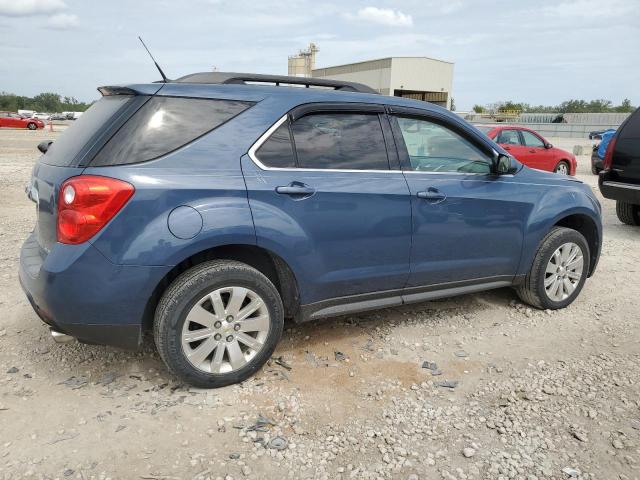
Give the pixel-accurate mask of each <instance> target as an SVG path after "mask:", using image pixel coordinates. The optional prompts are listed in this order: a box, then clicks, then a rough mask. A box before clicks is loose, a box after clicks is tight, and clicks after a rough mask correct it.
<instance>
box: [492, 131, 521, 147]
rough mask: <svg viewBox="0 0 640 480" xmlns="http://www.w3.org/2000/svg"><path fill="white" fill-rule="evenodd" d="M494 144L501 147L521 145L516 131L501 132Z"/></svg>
mask: <svg viewBox="0 0 640 480" xmlns="http://www.w3.org/2000/svg"><path fill="white" fill-rule="evenodd" d="M496 143H500V144H502V145H522V143H521V142H520V135H518V131H517V130H501V131H500V133H499V134H498V137H497V138H496Z"/></svg>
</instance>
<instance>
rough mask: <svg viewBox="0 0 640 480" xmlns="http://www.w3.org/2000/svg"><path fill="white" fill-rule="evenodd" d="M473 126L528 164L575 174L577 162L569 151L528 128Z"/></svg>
mask: <svg viewBox="0 0 640 480" xmlns="http://www.w3.org/2000/svg"><path fill="white" fill-rule="evenodd" d="M477 128H478V129H479V130H480V131H482V132H484V133H485V134H486V135H487V136H488V137H489V138H490V139H491V140H493V141H494V142H496V143H497V144H498V145H500V146H501V147H502V148H504V149H505V150H506V151H508V152H509V153H510V154H511V155H513V156H514V157H515V158H517V159H518V160H519V161H520V162H522V163H524V164H525V165H527V166H528V167H531V168H536V169H538V170H546V171H548V172H555V173H559V174H562V175H575V174H576V167H577V165H578V164H577V162H576V157H575V156H574V155H573V154H572V153H569V152H567V151H565V150H562V149H560V148H556V147H554V146H553V145H551V144H550V143H549V142H548V141H547V140H546V139H545V138H544V137H542V136H541V135H540V134H539V133H537V132H534V131H533V130H531V129H529V128H526V127H517V126H511V125H480V126H478V127H477Z"/></svg>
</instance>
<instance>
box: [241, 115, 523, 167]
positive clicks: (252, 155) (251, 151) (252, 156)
mask: <svg viewBox="0 0 640 480" xmlns="http://www.w3.org/2000/svg"><path fill="white" fill-rule="evenodd" d="M288 118H289V114H288V113H285V114H284V115H283V116H282V117H280V118H279V119H278V120H277V121H276V123H274V124H273V125H271V126H270V127H269V129H268V130H267V131H266V132H264V133H263V134H262V135H260V137H259V138H258V140H256V141H255V143H254V144H253V145H251V148H249V151H248V152H247V154H248V155H249V158H250V159H251V161H252V162H253V163H254V164H255V165H256V166H257V167H258V168H259V169H260V170H265V171H276V172H277V171H280V172H332V173H395V174H397V173H413V174H415V173H418V174H422V175H425V174H426V175H463V176H482V177H486V176H487V175H491V174H487V173H464V172H418V171H415V170H402V169H397V170H396V169H388V170H353V169H340V168H297V167H294V168H286V167H268V166H266V165H265V164H264V163H262V162H261V161H260V160H259V159H258V156H257V155H256V153H257V151H258V149H259V148H260V147H261V146H262V145H263V144H264V142H266V141H267V140H268V139H269V137H270V136H271V135H273V132H275V131H276V130H277V129H278V128H279V127H280V125H282V124H283V123H284V122H286V121H287V119H288ZM494 152H495V154H496V155H498V152H496V151H495V150H494ZM501 176H502V175H501ZM505 176H506V175H505ZM510 176H513V175H510Z"/></svg>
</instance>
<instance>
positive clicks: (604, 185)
mask: <svg viewBox="0 0 640 480" xmlns="http://www.w3.org/2000/svg"><path fill="white" fill-rule="evenodd" d="M598 186H599V187H600V193H602V196H603V197H604V198H609V199H611V200H620V201H622V202H627V203H633V204H634V205H640V185H636V184H633V183H623V182H619V181H615V180H612V179H611V172H609V171H608V170H605V171H603V172H600V176H599V177H598Z"/></svg>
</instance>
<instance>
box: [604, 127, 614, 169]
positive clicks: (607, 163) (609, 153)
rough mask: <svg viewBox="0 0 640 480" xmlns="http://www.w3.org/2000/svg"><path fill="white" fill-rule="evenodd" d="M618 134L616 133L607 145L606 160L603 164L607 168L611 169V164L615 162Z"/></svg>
mask: <svg viewBox="0 0 640 480" xmlns="http://www.w3.org/2000/svg"><path fill="white" fill-rule="evenodd" d="M617 138H618V137H617V136H616V135H614V136H613V137H612V138H611V140H610V141H609V145H607V151H606V152H604V160H603V161H602V164H603V166H604V169H605V170H609V169H610V168H611V164H612V163H613V150H614V149H615V148H616V140H617Z"/></svg>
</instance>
